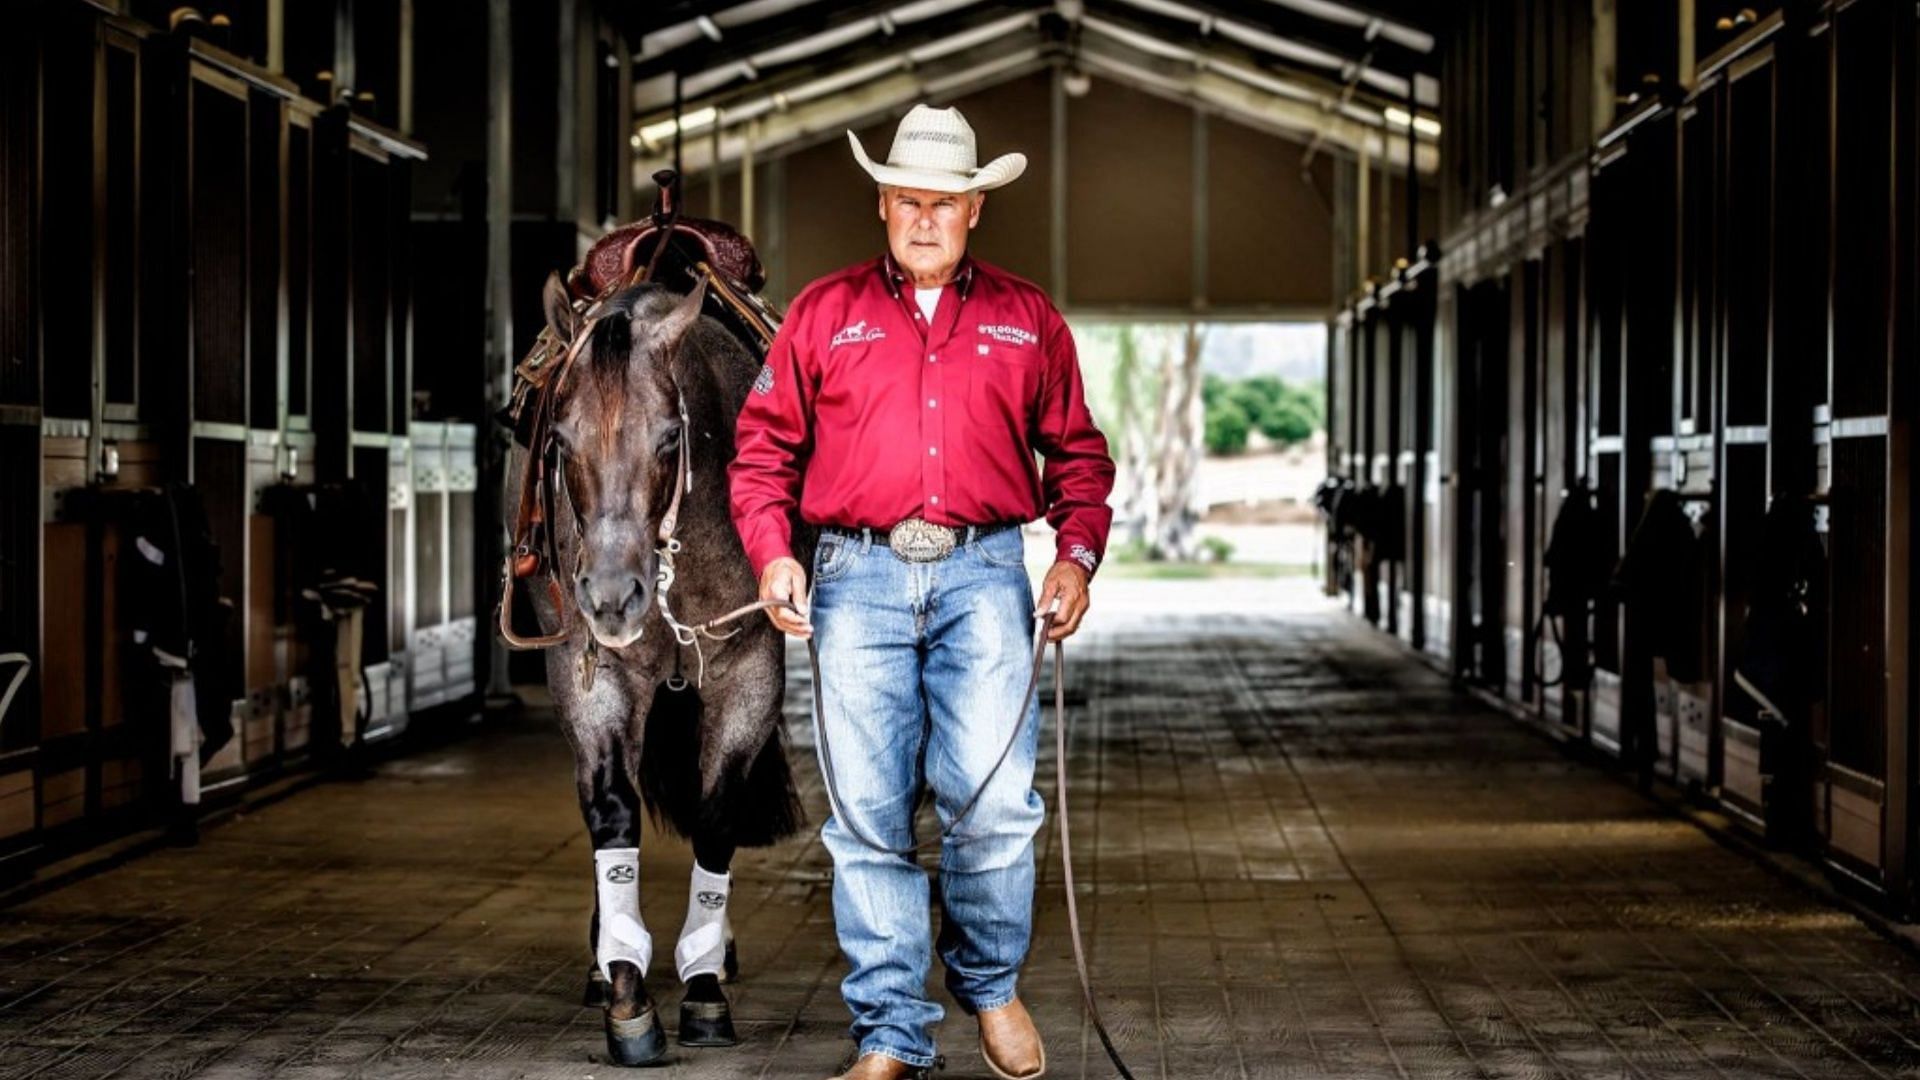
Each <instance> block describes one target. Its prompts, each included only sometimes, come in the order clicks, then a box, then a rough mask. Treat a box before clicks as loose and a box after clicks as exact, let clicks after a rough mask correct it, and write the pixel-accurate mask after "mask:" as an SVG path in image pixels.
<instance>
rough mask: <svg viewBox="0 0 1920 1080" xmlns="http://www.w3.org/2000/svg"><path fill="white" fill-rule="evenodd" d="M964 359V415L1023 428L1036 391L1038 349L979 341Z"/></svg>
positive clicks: (1029, 413) (1018, 428)
mask: <svg viewBox="0 0 1920 1080" xmlns="http://www.w3.org/2000/svg"><path fill="white" fill-rule="evenodd" d="M967 361H968V363H967V371H968V378H967V415H968V417H969V418H970V419H972V420H974V421H975V422H978V423H983V424H1001V425H1006V426H1010V427H1013V428H1015V429H1017V430H1021V431H1024V430H1026V427H1027V421H1028V419H1029V418H1030V417H1031V416H1032V415H1033V411H1034V408H1033V407H1034V399H1035V398H1036V397H1037V396H1038V395H1039V392H1040V350H1039V348H1037V347H1035V346H1032V345H1000V344H993V343H988V344H982V345H979V346H977V347H976V348H975V350H974V355H972V356H970V357H968V358H967Z"/></svg>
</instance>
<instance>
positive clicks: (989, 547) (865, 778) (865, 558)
mask: <svg viewBox="0 0 1920 1080" xmlns="http://www.w3.org/2000/svg"><path fill="white" fill-rule="evenodd" d="M1023 549H1024V545H1023V543H1022V538H1021V534H1020V530H1019V529H1003V530H1001V531H999V532H996V533H992V534H990V535H986V536H981V537H976V538H973V539H971V540H967V541H964V542H963V543H961V544H960V545H958V546H956V547H955V549H954V551H953V553H952V554H950V555H948V556H947V557H946V558H945V559H942V560H940V561H938V562H930V563H909V562H905V561H903V560H902V559H900V558H899V557H898V556H896V555H895V554H894V553H893V551H892V549H890V548H888V547H887V546H886V545H885V544H884V543H881V542H877V541H875V540H873V539H872V538H871V537H865V538H863V537H860V536H854V537H852V538H849V537H847V536H846V535H845V534H841V533H836V532H832V531H823V532H822V534H821V537H820V544H819V547H818V548H817V550H816V552H815V555H814V564H813V573H812V582H813V586H812V588H813V595H812V601H811V605H810V608H809V610H810V614H811V619H812V623H813V633H814V639H815V643H816V646H817V648H818V650H819V654H820V669H821V698H822V703H823V705H824V707H825V709H826V716H825V717H824V718H820V717H816V718H815V721H816V723H819V722H822V721H824V723H825V725H826V734H827V737H828V739H829V740H830V741H831V749H832V752H833V766H834V770H835V776H836V778H837V779H838V781H839V794H840V798H841V799H842V800H843V801H844V805H843V806H842V807H841V808H840V809H841V811H843V812H844V813H846V814H847V815H849V816H850V817H852V818H853V824H854V825H855V826H857V827H858V828H859V830H860V832H861V833H862V834H864V835H865V836H866V837H867V838H869V839H871V840H873V841H874V842H876V843H878V844H881V845H884V846H887V847H892V848H904V847H907V846H908V845H910V844H912V843H913V842H914V841H915V839H916V837H915V836H914V835H913V812H914V808H915V806H916V805H918V802H919V797H920V793H921V784H922V781H923V777H924V782H925V783H926V784H927V785H929V786H931V788H932V789H933V801H934V808H935V810H936V811H937V814H938V817H939V820H940V823H941V826H942V828H945V827H946V825H947V824H948V823H950V822H951V821H952V820H953V818H954V815H956V814H957V813H959V811H960V810H961V809H962V808H963V807H964V806H965V804H966V800H967V798H968V797H969V796H971V795H972V794H973V792H974V791H975V789H976V788H978V787H979V785H980V783H981V781H982V780H984V779H985V778H986V776H987V774H988V773H989V772H990V771H991V770H992V769H993V766H994V762H995V761H996V760H997V759H998V757H999V755H1000V752H1001V750H1002V749H1003V748H1004V747H1005V746H1006V744H1007V739H1008V737H1009V736H1010V735H1011V734H1012V733H1013V730H1014V724H1015V723H1016V722H1017V723H1018V724H1019V725H1020V737H1019V738H1018V740H1017V741H1016V742H1015V744H1014V748H1013V751H1012V752H1011V753H1010V754H1008V755H1007V759H1006V763H1005V764H1004V765H1002V766H1001V767H1000V771H999V772H998V773H996V774H994V778H993V782H992V784H991V785H990V786H989V787H988V788H987V790H986V791H985V792H984V793H983V794H982V795H981V796H980V801H979V803H978V804H977V805H975V806H974V808H973V810H972V812H971V813H969V814H968V815H967V817H966V818H965V820H964V821H963V822H962V823H961V825H960V827H959V830H958V832H957V834H956V835H955V836H953V837H951V838H949V839H948V840H947V842H946V843H945V844H944V845H942V847H941V851H940V901H941V908H942V912H943V915H942V919H941V927H940V939H939V942H938V948H939V950H940V959H941V960H942V961H943V962H944V963H945V965H946V985H947V991H948V992H949V993H950V994H952V995H953V998H954V1000H955V1001H956V1002H958V1003H959V1005H960V1007H961V1008H962V1009H964V1010H966V1011H967V1012H968V1013H974V1012H978V1011H979V1010H982V1009H994V1008H998V1007H1000V1006H1002V1005H1005V1004H1006V1003H1007V1002H1009V1001H1011V1000H1013V997H1014V984H1015V981H1016V979H1017V977H1018V975H1019V970H1020V964H1021V962H1022V961H1024V960H1025V959H1026V955H1027V944H1028V941H1029V939H1030V937H1031V935H1032V930H1033V883H1034V877H1033V836H1034V833H1035V832H1037V831H1038V830H1039V828H1040V824H1041V822H1042V820H1043V819H1044V818H1045V813H1046V808H1045V804H1044V803H1043V802H1042V801H1041V799H1040V795H1039V793H1038V792H1036V791H1034V790H1033V768H1034V750H1035V743H1036V741H1037V738H1038V734H1039V719H1040V706H1039V702H1038V700H1037V699H1036V700H1031V701H1027V702H1026V703H1025V706H1024V707H1023V706H1022V701H1021V697H1020V695H1021V692H1022V691H1024V690H1025V689H1026V686H1027V679H1028V677H1029V675H1030V673H1031V670H1032V661H1033V633H1034V628H1035V623H1034V620H1033V604H1034V593H1033V582H1032V581H1031V580H1030V579H1029V578H1028V577H1027V570H1026V566H1025V564H1024V562H1023V561H1022V553H1023ZM820 836H821V839H822V840H824V841H825V842H826V845H827V850H828V852H830V853H831V854H832V855H833V869H834V874H833V921H834V926H835V928H836V930H837V931H838V933H839V936H840V949H841V951H842V952H844V953H845V954H846V957H847V962H848V963H849V964H850V965H851V967H852V970H851V971H850V972H849V973H848V974H847V977H846V978H845V979H844V980H843V981H842V982H841V984H840V989H841V993H842V995H843V996H844V997H845V999H846V1002H847V1008H848V1009H849V1010H850V1011H851V1012H852V1013H853V1024H852V1027H851V1028H850V1029H849V1030H850V1034H851V1035H852V1036H853V1039H854V1041H855V1042H856V1043H858V1044H859V1047H860V1052H861V1053H862V1054H868V1053H875V1052H878V1053H881V1054H885V1055H887V1056H889V1057H893V1058H898V1059H899V1060H901V1061H904V1062H906V1063H908V1064H910V1065H922V1066H924V1065H930V1064H932V1063H933V1059H934V1046H933V1038H932V1036H931V1034H930V1033H929V1031H928V1028H929V1026H930V1025H933V1024H936V1023H938V1022H939V1021H940V1018H941V1016H942V1015H943V1014H942V1011H941V1008H940V1006H939V1005H937V1004H935V1003H933V1002H932V1001H929V1000H928V999H927V995H926V982H927V969H928V966H929V964H931V963H932V952H933V948H934V945H935V943H934V942H933V940H932V936H933V935H932V932H931V929H930V916H929V911H928V906H929V900H930V896H929V886H928V881H927V874H926V872H925V871H923V870H922V869H921V868H920V866H919V864H918V863H917V862H915V861H914V860H913V859H911V858H907V857H903V856H899V855H885V854H881V853H880V852H877V851H874V850H872V849H871V848H869V847H867V846H866V845H864V844H862V843H860V841H859V840H857V839H856V838H855V837H854V835H853V833H852V832H851V831H849V829H848V828H847V823H846V822H844V821H842V820H840V817H839V815H838V813H836V814H835V815H834V816H832V817H829V818H828V819H827V823H826V825H825V826H823V827H822V828H821V830H820Z"/></svg>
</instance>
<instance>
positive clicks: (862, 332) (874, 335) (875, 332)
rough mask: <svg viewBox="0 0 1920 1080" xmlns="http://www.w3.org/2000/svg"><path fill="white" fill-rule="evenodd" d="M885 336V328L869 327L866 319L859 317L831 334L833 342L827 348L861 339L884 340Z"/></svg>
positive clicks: (857, 342)
mask: <svg viewBox="0 0 1920 1080" xmlns="http://www.w3.org/2000/svg"><path fill="white" fill-rule="evenodd" d="M886 337H887V332H886V331H885V330H882V329H880V328H879V327H877V326H875V327H871V328H869V327H868V326H867V320H865V319H861V320H860V321H859V322H857V323H854V324H853V325H852V326H848V327H843V328H841V330H840V332H839V333H837V334H835V335H833V342H832V344H830V345H828V346H827V348H829V349H837V348H839V347H840V346H842V345H858V344H860V343H861V342H863V341H884V340H886Z"/></svg>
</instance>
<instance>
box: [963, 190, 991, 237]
mask: <svg viewBox="0 0 1920 1080" xmlns="http://www.w3.org/2000/svg"><path fill="white" fill-rule="evenodd" d="M986 203H987V193H986V192H984V191H976V192H974V193H973V210H972V212H970V213H969V214H968V215H967V228H969V229H971V228H973V227H974V226H975V225H978V224H980V208H981V207H982V206H985V205H986Z"/></svg>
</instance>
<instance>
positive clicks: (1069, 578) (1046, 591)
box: [1033, 559, 1088, 641]
mask: <svg viewBox="0 0 1920 1080" xmlns="http://www.w3.org/2000/svg"><path fill="white" fill-rule="evenodd" d="M1087 581H1088V574H1087V572H1086V571H1085V570H1083V569H1081V567H1080V564H1079V563H1075V562H1068V561H1067V560H1065V559H1062V560H1060V561H1059V562H1057V563H1054V564H1053V568H1052V569H1050V570H1048V571H1047V577H1046V580H1045V581H1042V582H1041V583H1040V603H1039V605H1038V606H1037V607H1035V608H1034V609H1033V613H1034V615H1036V616H1038V615H1039V614H1040V613H1041V612H1043V611H1045V610H1047V608H1048V606H1050V605H1051V604H1052V603H1053V601H1054V598H1055V597H1059V599H1060V610H1059V611H1058V612H1057V613H1055V616H1054V620H1053V626H1052V627H1051V628H1050V629H1049V630H1048V631H1047V640H1048V641H1064V640H1066V639H1067V638H1070V637H1072V636H1073V632H1074V631H1075V630H1078V629H1080V619H1081V618H1082V617H1083V616H1085V615H1086V613H1087Z"/></svg>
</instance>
